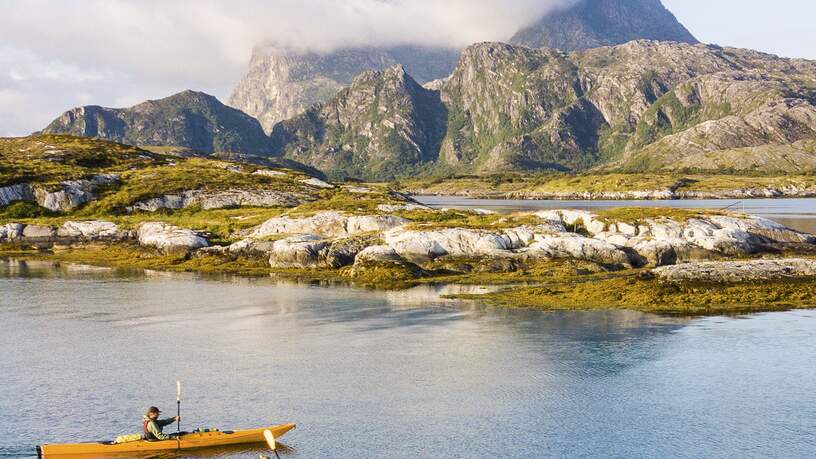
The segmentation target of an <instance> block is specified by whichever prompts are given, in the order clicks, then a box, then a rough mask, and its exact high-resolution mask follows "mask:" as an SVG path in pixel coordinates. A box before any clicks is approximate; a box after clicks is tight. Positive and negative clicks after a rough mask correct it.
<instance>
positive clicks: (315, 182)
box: [299, 177, 334, 188]
mask: <svg viewBox="0 0 816 459" xmlns="http://www.w3.org/2000/svg"><path fill="white" fill-rule="evenodd" d="M299 182H300V183H303V184H306V185H310V186H314V187H317V188H334V185H332V184H331V183H326V182H324V181H323V180H320V179H319V178H317V177H312V178H309V179H305V180H299Z"/></svg>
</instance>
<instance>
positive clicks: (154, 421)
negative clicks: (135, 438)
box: [142, 406, 181, 441]
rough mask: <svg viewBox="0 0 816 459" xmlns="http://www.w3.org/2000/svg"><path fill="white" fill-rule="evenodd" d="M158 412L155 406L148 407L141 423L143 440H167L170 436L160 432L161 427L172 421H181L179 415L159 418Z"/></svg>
mask: <svg viewBox="0 0 816 459" xmlns="http://www.w3.org/2000/svg"><path fill="white" fill-rule="evenodd" d="M159 413H161V411H160V410H159V409H158V408H156V407H155V406H151V407H150V408H148V410H147V413H145V415H144V422H143V423H142V425H143V427H144V439H145V440H148V441H155V440H169V439H170V438H172V436H171V435H167V434H164V433H162V429H163V428H164V426H167V425H170V424H172V423H174V422H178V421H181V417H179V416H173V417H172V418H167V419H159Z"/></svg>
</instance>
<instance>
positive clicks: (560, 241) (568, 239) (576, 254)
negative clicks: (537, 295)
mask: <svg viewBox="0 0 816 459" xmlns="http://www.w3.org/2000/svg"><path fill="white" fill-rule="evenodd" d="M522 252H523V253H526V254H528V255H531V256H538V257H541V256H543V257H548V258H574V259H577V260H586V261H592V262H595V263H599V264H603V265H608V266H616V267H631V265H632V262H631V260H630V259H629V255H628V254H627V253H626V252H625V251H623V250H621V249H620V248H619V247H617V246H615V245H613V244H610V243H608V242H606V241H602V240H600V239H594V238H588V237H583V236H580V235H578V234H575V233H564V234H559V235H548V236H544V237H542V238H540V239H539V240H537V241H536V242H534V243H532V244H531V245H530V246H529V247H527V248H526V249H524V250H522Z"/></svg>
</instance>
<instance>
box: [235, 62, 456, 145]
mask: <svg viewBox="0 0 816 459" xmlns="http://www.w3.org/2000/svg"><path fill="white" fill-rule="evenodd" d="M458 57H459V52H458V50H455V49H449V48H445V47H422V46H399V47H392V48H376V47H362V48H344V49H339V50H335V51H331V52H326V53H320V52H308V51H299V50H294V49H289V48H283V47H277V46H259V47H256V48H255V49H254V50H253V53H252V58H251V60H250V63H249V69H248V70H247V73H246V75H245V76H244V78H243V79H242V80H241V82H240V83H238V86H237V87H236V88H235V90H234V91H233V93H232V95H231V96H230V99H229V104H230V105H232V106H233V107H235V108H238V109H239V110H242V111H244V112H245V113H248V114H250V115H252V116H254V117H256V118H257V119H258V120H259V121H260V123H261V125H262V126H263V128H264V130H266V132H268V133H269V132H271V131H272V126H274V125H275V123H277V122H279V121H282V120H285V119H289V118H292V117H294V116H296V115H299V114H300V113H301V112H303V111H305V110H306V109H307V108H309V107H311V106H312V105H315V104H318V103H323V102H326V101H328V100H329V99H330V98H331V97H333V96H334V95H335V94H337V93H338V92H339V91H340V90H341V89H343V88H344V87H346V86H348V85H350V84H351V82H352V80H353V79H354V77H356V76H357V75H359V74H361V73H363V72H365V71H367V70H382V69H385V68H387V67H390V66H393V65H397V64H400V65H402V66H404V67H405V68H406V69H407V71H408V73H410V74H411V75H412V76H413V77H414V78H415V79H416V80H417V81H418V82H420V83H424V82H427V81H431V80H436V79H438V78H442V77H445V76H447V75H448V74H450V72H451V70H453V66H454V65H455V64H456V59H457V58H458Z"/></svg>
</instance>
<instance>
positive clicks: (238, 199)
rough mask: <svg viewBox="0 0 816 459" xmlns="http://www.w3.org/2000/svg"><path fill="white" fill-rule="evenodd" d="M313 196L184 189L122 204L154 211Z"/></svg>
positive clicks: (293, 202)
mask: <svg viewBox="0 0 816 459" xmlns="http://www.w3.org/2000/svg"><path fill="white" fill-rule="evenodd" d="M312 199H313V198H311V197H309V196H306V195H304V194H303V193H295V192H287V191H275V190H224V191H205V190H187V191H183V192H181V193H176V194H168V195H164V196H160V197H157V198H151V199H148V200H146V201H140V202H136V203H134V204H132V205H130V206H128V207H127V208H126V210H127V212H136V211H142V212H155V211H157V210H159V209H174V210H175V209H184V208H186V207H190V206H200V207H201V208H202V209H224V208H228V207H240V206H247V207H295V206H298V205H300V204H303V203H304V202H307V201H311V200H312Z"/></svg>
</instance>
